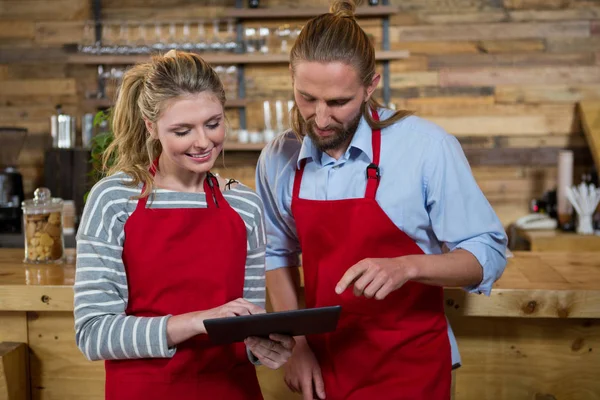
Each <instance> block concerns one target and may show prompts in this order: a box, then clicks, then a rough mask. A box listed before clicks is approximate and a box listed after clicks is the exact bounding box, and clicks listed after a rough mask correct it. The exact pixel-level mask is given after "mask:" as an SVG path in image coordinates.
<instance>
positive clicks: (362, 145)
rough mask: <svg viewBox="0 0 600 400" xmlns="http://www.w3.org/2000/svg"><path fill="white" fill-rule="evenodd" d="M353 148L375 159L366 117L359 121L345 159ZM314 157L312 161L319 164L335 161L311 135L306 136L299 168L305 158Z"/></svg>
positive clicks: (303, 141) (344, 156) (299, 157)
mask: <svg viewBox="0 0 600 400" xmlns="http://www.w3.org/2000/svg"><path fill="white" fill-rule="evenodd" d="M352 149H357V150H359V151H360V152H363V153H364V154H365V155H366V156H367V157H368V158H369V160H371V161H373V148H372V145H371V127H370V126H369V124H368V123H367V121H366V120H365V118H364V117H361V119H360V122H359V123H358V127H357V128H356V133H355V134H354V137H352V141H351V142H350V146H348V150H346V153H345V154H344V155H343V156H342V158H344V159H346V160H347V159H348V158H350V155H351V152H352ZM309 158H310V159H312V161H314V162H316V163H317V164H319V166H323V165H325V164H328V163H329V162H335V160H334V159H333V158H331V157H330V156H329V155H327V154H324V153H323V152H321V151H320V150H319V149H317V147H316V146H315V145H314V143H313V141H312V139H311V138H310V137H308V135H307V136H304V139H303V140H302V147H300V154H299V155H298V164H297V166H298V168H300V163H301V161H302V160H303V159H309Z"/></svg>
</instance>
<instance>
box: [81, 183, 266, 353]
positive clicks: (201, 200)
mask: <svg viewBox="0 0 600 400" xmlns="http://www.w3.org/2000/svg"><path fill="white" fill-rule="evenodd" d="M127 180H129V177H128V176H127V175H125V174H123V173H120V174H115V175H112V176H110V177H107V178H104V179H102V180H101V181H99V182H98V183H97V184H96V185H95V186H94V187H93V188H92V190H91V192H90V194H89V197H88V199H87V202H86V205H85V209H84V211H83V216H82V219H81V223H80V225H79V229H78V232H77V268H76V276H75V286H74V290H75V310H74V315H75V338H76V342H77V346H78V347H79V349H80V350H81V351H82V352H83V354H84V355H85V356H86V357H87V358H88V359H89V360H114V359H126V358H151V357H163V358H164V357H172V356H173V354H175V351H176V349H175V348H169V347H168V346H167V320H168V318H169V317H170V315H165V316H161V317H136V316H130V315H126V314H125V309H126V307H127V300H128V297H127V296H128V289H127V276H126V270H125V266H124V265H123V260H122V252H123V243H124V241H125V240H126V238H125V229H124V227H125V223H126V222H127V219H128V218H129V216H131V214H132V213H133V212H134V211H135V208H136V206H137V199H131V197H132V196H136V195H139V194H140V193H141V189H142V187H141V185H140V186H139V187H137V188H135V187H128V186H126V185H125V183H126V181H127ZM223 196H224V197H225V199H226V200H227V202H228V203H229V205H230V206H231V207H232V208H233V209H234V210H235V211H236V212H237V213H238V214H239V215H240V217H241V218H242V219H243V221H244V224H245V225H246V233H247V256H246V267H245V276H244V292H243V298H244V299H246V300H248V301H250V302H252V303H254V304H257V305H258V306H260V307H262V308H264V307H265V241H266V238H265V232H264V223H263V204H262V201H261V199H260V198H259V197H258V195H256V193H254V192H253V191H252V190H251V189H250V188H248V187H246V186H244V185H242V184H239V185H237V186H235V187H232V188H231V189H229V190H225V191H224V192H223ZM148 207H152V208H206V207H207V204H206V197H205V194H204V193H185V192H175V191H171V190H164V189H155V191H154V196H153V197H152V200H151V201H149V202H148Z"/></svg>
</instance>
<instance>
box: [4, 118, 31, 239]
mask: <svg viewBox="0 0 600 400" xmlns="http://www.w3.org/2000/svg"><path fill="white" fill-rule="evenodd" d="M26 137H27V129H24V128H13V127H0V233H21V231H22V219H23V211H22V209H21V202H22V201H23V200H24V195H23V176H22V175H21V173H20V172H19V171H18V169H17V161H18V158H19V153H20V152H21V149H22V148H23V144H24V143H25V139H26Z"/></svg>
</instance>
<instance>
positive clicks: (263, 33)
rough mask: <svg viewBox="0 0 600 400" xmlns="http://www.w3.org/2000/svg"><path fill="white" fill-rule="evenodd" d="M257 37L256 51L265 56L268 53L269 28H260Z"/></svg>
mask: <svg viewBox="0 0 600 400" xmlns="http://www.w3.org/2000/svg"><path fill="white" fill-rule="evenodd" d="M258 37H259V39H258V43H259V44H258V50H259V51H260V52H261V53H263V54H267V53H268V52H269V28H265V27H260V28H259V29H258Z"/></svg>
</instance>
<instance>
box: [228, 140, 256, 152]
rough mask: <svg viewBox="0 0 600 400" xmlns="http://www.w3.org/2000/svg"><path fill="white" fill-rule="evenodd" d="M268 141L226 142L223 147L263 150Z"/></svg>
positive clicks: (239, 149) (240, 149) (241, 149)
mask: <svg viewBox="0 0 600 400" xmlns="http://www.w3.org/2000/svg"><path fill="white" fill-rule="evenodd" d="M265 145H266V143H238V142H231V143H225V145H224V146H223V149H224V150H225V151H261V150H262V149H263V147H265Z"/></svg>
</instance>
